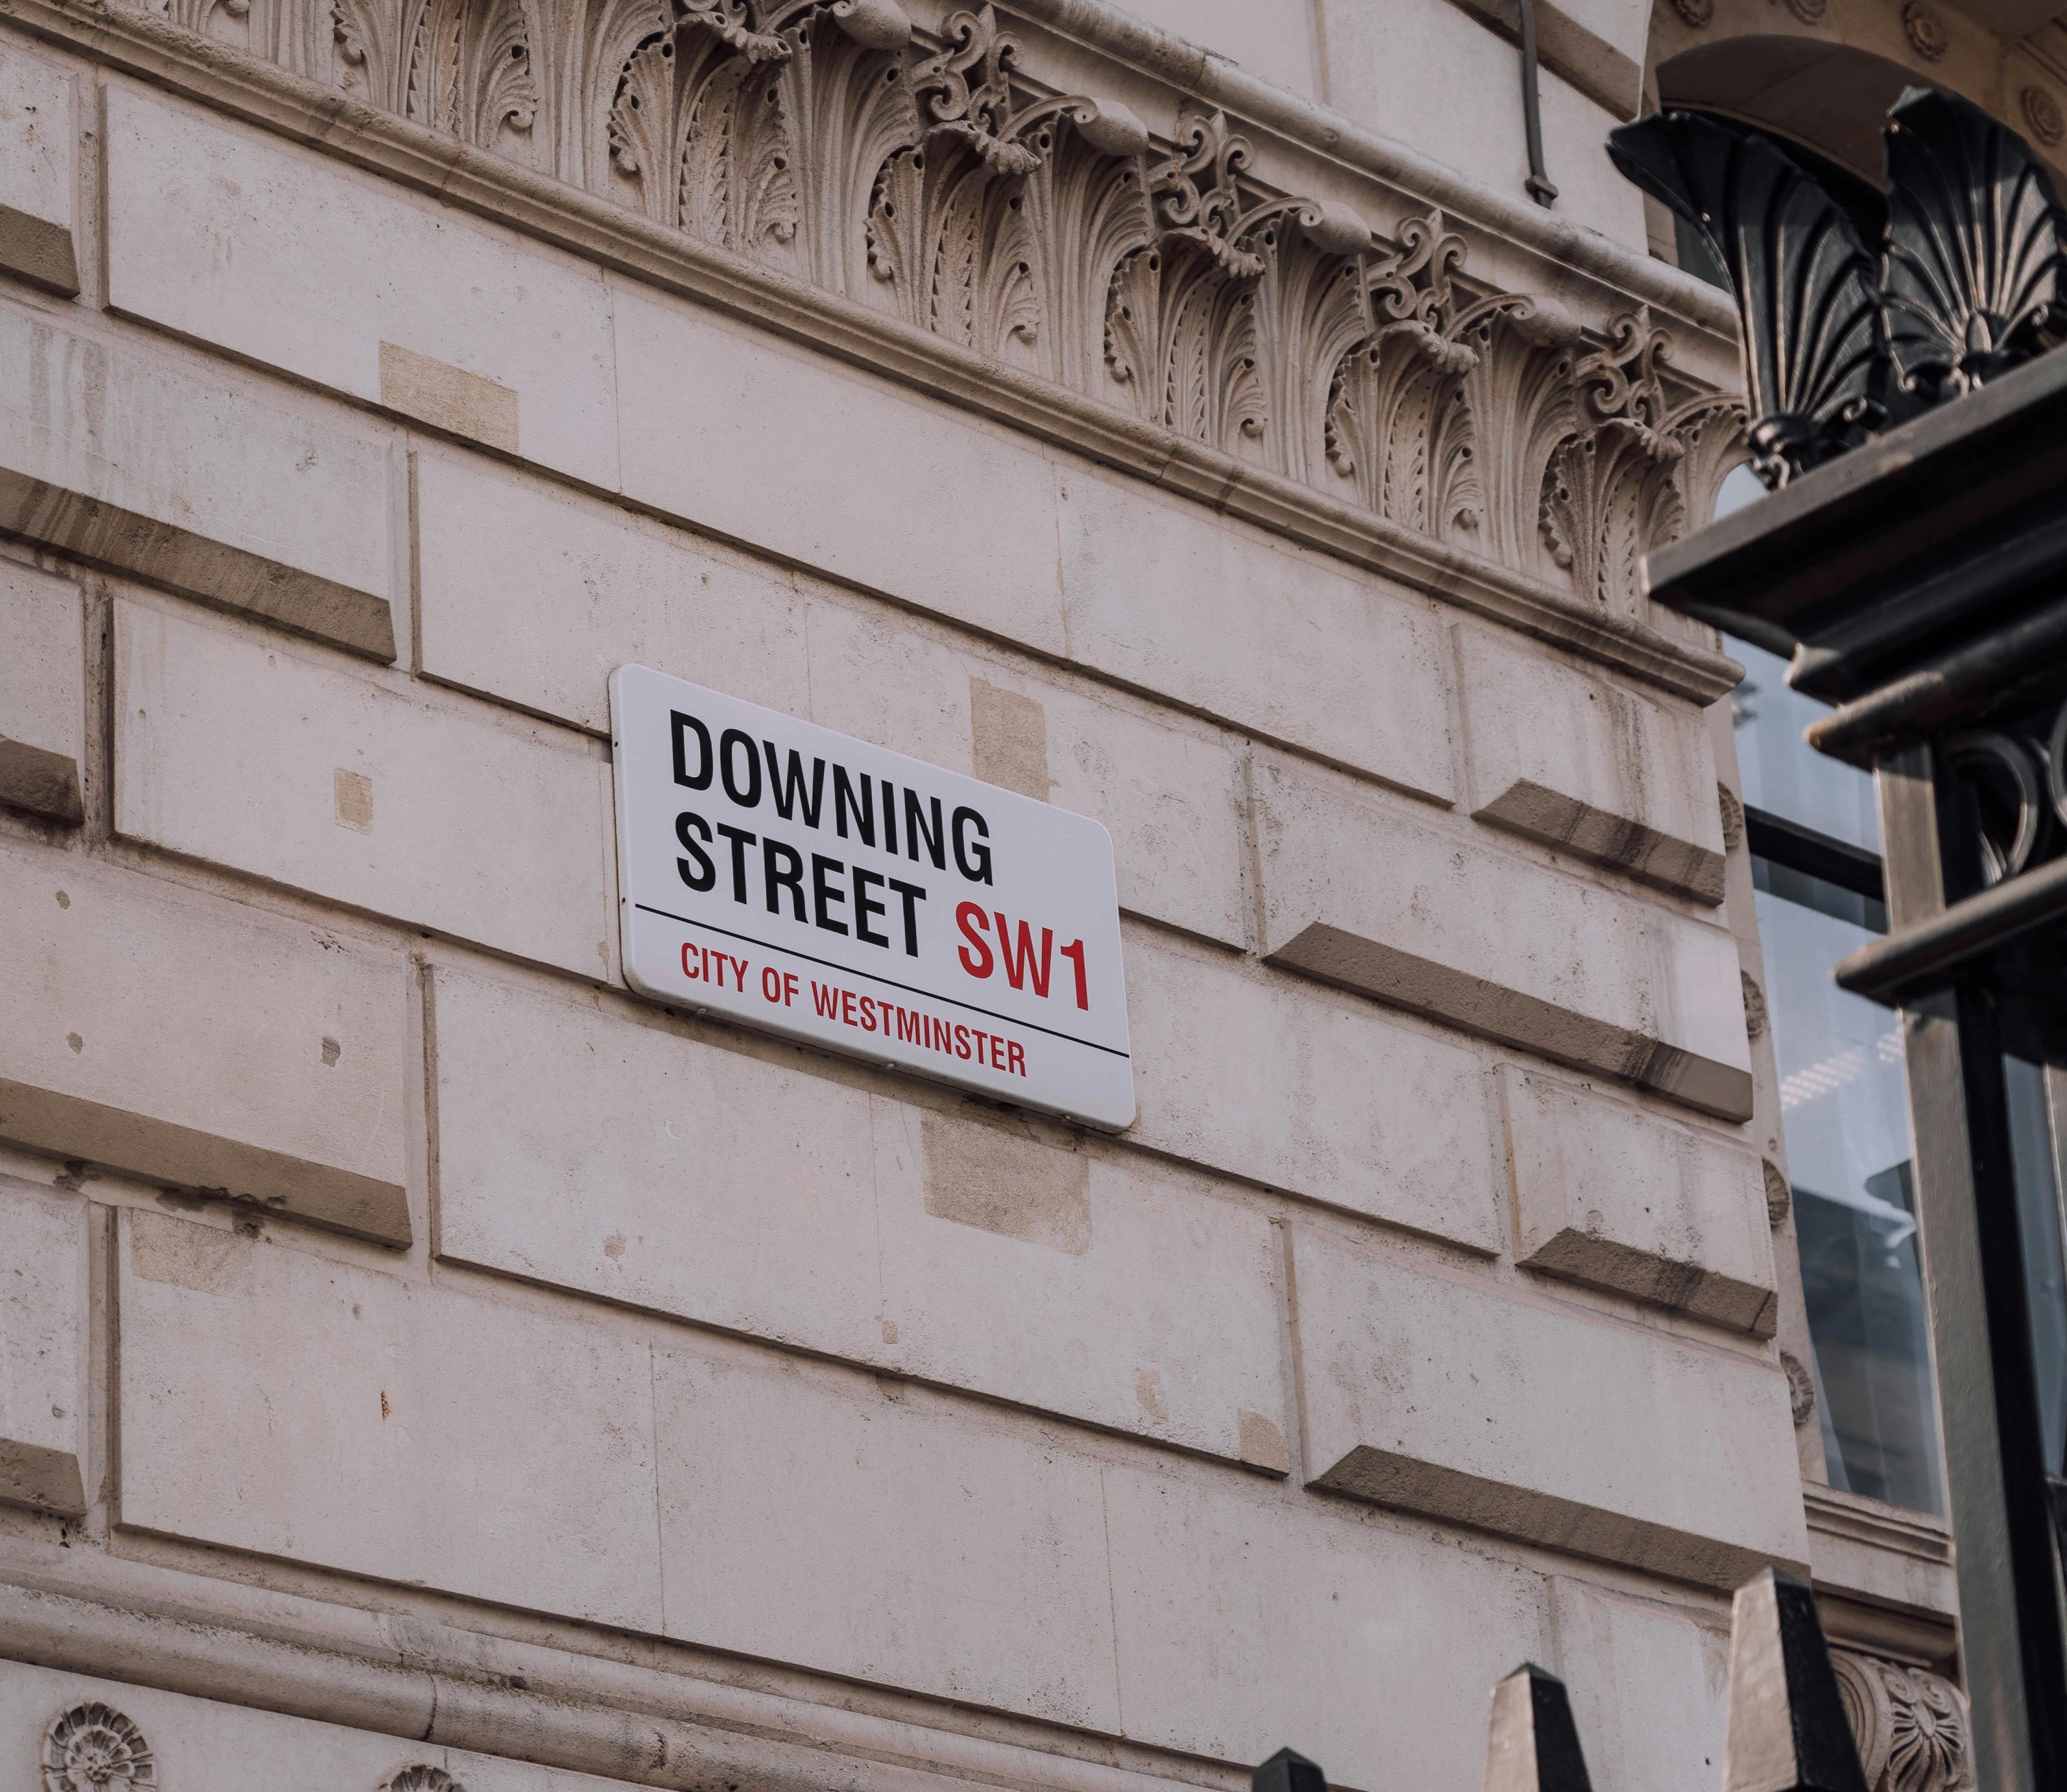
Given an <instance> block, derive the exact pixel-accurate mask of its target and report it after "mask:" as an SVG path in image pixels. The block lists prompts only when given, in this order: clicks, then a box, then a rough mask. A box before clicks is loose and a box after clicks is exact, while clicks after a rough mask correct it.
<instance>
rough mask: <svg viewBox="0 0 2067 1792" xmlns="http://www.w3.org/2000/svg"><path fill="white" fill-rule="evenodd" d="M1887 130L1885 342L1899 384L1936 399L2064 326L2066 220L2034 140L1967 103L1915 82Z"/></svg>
mask: <svg viewBox="0 0 2067 1792" xmlns="http://www.w3.org/2000/svg"><path fill="white" fill-rule="evenodd" d="M1886 138H1887V172H1888V179H1889V180H1890V183H1891V187H1890V193H1889V195H1888V208H1887V251H1886V262H1885V264H1884V268H1883V272H1882V278H1881V285H1882V290H1883V291H1884V293H1885V294H1886V306H1887V326H1888V337H1889V346H1890V350H1891V351H1892V352H1893V354H1894V360H1895V364H1896V367H1898V369H1899V371H1900V379H1901V384H1902V387H1903V391H1904V392H1905V393H1907V394H1911V395H1914V397H1915V399H1917V400H1918V401H1920V402H1921V403H1925V404H1935V403H1939V402H1940V401H1942V400H1943V399H1948V398H1956V397H1958V396H1959V395H1961V394H1962V393H1964V392H1968V391H1972V390H1973V388H1974V387H1977V386H1980V385H1984V384H1985V383H1987V382H1988V380H1990V379H1994V378H1996V376H1997V375H2000V374H2003V373H2006V372H2008V371H2009V369H2010V368H2012V367H2016V366H2018V365H2019V364H2020V363H2023V362H2024V361H2028V360H2029V359H2031V357H2032V355H2037V354H2039V353H2041V352H2042V351H2044V350H2045V349H2046V348H2047V347H2050V346H2052V344H2053V342H2055V341H2057V339H2058V338H2059V336H2060V335H2061V334H2062V332H2063V330H2067V263H2064V262H2063V238H2067V229H2063V225H2064V224H2067V220H2063V218H2062V217H2061V210H2060V205H2059V202H2058V201H2057V198H2056V197H2055V196H2054V194H2053V183H2052V182H2051V181H2050V180H2049V179H2047V177H2046V176H2045V171H2044V170H2043V169H2042V168H2041V167H2040V165H2039V162H2038V159H2037V156H2034V155H2032V152H2031V149H2030V147H2029V146H2028V144H2025V142H2024V140H2023V139H2022V138H2021V137H2020V136H2017V135H2016V133H2015V132H2012V131H2008V130H2005V129H2004V128H2003V127H2002V126H2001V125H2000V124H1997V123H1996V121H1995V120H1993V119H1992V118H1990V117H1989V116H1988V114H1987V113H1985V112H1984V111H1981V110H1980V107H1976V106H1972V105H1969V104H1968V103H1967V102H1966V101H1965V100H1963V99H1954V98H1952V97H1951V95H1947V94H1942V93H1937V92H1934V91H1931V90H1930V89H1928V88H1919V87H1912V88H1911V89H1910V90H1909V91H1908V92H1907V93H1905V94H1904V95H1903V96H1902V98H1901V99H1900V100H1898V102H1897V103H1896V104H1895V106H1894V109H1893V110H1892V111H1890V113H1889V114H1888V120H1887V125H1886Z"/></svg>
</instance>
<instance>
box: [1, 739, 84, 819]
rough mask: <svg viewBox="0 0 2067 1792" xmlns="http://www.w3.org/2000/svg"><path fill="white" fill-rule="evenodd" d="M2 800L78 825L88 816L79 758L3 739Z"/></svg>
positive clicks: (11, 806) (38, 813) (20, 807)
mask: <svg viewBox="0 0 2067 1792" xmlns="http://www.w3.org/2000/svg"><path fill="white" fill-rule="evenodd" d="M0 803H4V804H6V805H7V806H8V807H9V808H10V809H26V810H27V811H28V812H29V813H30V814H31V815H40V816H42V817H43V818H44V819H45V820H46V821H57V822H61V823H62V824H63V825H64V826H66V827H68V828H75V827H77V826H78V825H79V823H80V822H82V821H84V820H85V819H86V805H85V803H84V801H83V799H82V797H81V796H80V793H79V761H78V760H75V759H74V758H73V757H72V756H71V754H69V753H54V752H51V751H50V749H49V748H46V747H32V746H30V744H28V742H27V741H26V740H0Z"/></svg>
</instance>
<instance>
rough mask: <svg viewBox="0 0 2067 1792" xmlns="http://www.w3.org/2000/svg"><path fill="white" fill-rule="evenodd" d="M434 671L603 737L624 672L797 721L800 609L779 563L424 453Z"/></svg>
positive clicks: (422, 551)
mask: <svg viewBox="0 0 2067 1792" xmlns="http://www.w3.org/2000/svg"><path fill="white" fill-rule="evenodd" d="M416 531H417V534H416V553H417V567H418V586H419V591H418V599H417V601H418V603H419V606H420V609H421V611H422V616H421V621H420V627H421V630H422V640H423V663H424V671H426V672H427V673H428V674H429V675H431V676H432V678H436V679H443V680H445V682H446V683H451V684H457V685H459V686H461V687H464V688H465V689H467V690H469V691H481V692H482V693H484V694H485V695H489V696H493V697H499V698H501V699H503V700H504V701H505V702H506V703H516V704H518V705H520V706H521V707H523V708H526V709H529V710H533V711H535V712H537V713H538V714H539V715H542V716H552V717H554V718H555V719H557V720H560V721H563V722H571V723H572V724H575V726H576V727H577V728H591V729H593V730H595V732H597V733H599V734H607V733H608V732H610V691H609V680H610V675H611V673H612V672H614V671H616V670H617V668H618V667H620V666H623V665H639V666H651V667H653V668H654V669H655V670H656V671H662V672H668V673H672V674H673V675H676V677H679V678H686V679H693V680H694V681H695V682H696V683H699V684H703V685H708V686H709V687H710V688H711V689H713V690H714V691H725V692H727V693H729V695H733V696H737V697H744V698H745V699H748V700H749V702H753V703H764V704H765V705H766V706H767V707H770V709H779V710H782V711H783V712H786V713H787V714H790V715H793V716H802V715H804V714H806V712H807V711H808V709H809V707H810V685H809V680H808V678H807V676H806V666H805V653H804V622H803V608H804V606H803V605H802V602H801V601H800V600H799V599H798V597H797V595H796V594H795V592H794V590H792V588H791V582H790V574H788V573H786V572H785V571H783V570H781V569H780V568H778V567H774V566H769V565H767V564H766V563H765V562H762V561H759V560H756V559H755V558H753V557H752V556H750V555H747V554H743V553H740V552H739V551H738V550H737V549H733V548H727V547H723V546H721V545H719V544H717V543H716V542H713V541H705V540H704V539H703V538H701V537H698V536H695V535H692V534H690V533H688V532H687V531H686V530H684V529H672V528H670V527H668V525H666V524H664V523H657V522H655V521H652V519H651V518H649V517H637V516H634V515H633V514H632V513H631V512H629V511H627V510H623V509H619V508H618V507H617V506H616V505H611V504H606V503H604V502H603V501H600V500H598V499H595V498H589V497H579V496H577V495H576V494H575V493H571V492H569V491H567V490H566V489H564V488H562V487H558V486H555V485H552V484H548V483H546V481H545V480H540V479H535V478H532V477H530V476H527V475H526V474H524V473H522V472H519V471H518V469H516V468H512V467H508V466H504V465H501V464H497V462H495V461H493V460H488V459H486V458H485V457H483V456H477V455H470V454H460V453H454V452H449V451H446V450H441V449H437V448H424V449H422V450H421V451H420V452H418V454H417V455H416Z"/></svg>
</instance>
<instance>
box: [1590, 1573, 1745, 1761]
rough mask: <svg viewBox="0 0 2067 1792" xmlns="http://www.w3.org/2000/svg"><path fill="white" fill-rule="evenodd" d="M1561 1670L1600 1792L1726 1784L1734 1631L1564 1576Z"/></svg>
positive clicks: (1717, 1623) (1665, 1606)
mask: <svg viewBox="0 0 2067 1792" xmlns="http://www.w3.org/2000/svg"><path fill="white" fill-rule="evenodd" d="M1550 1609H1551V1614H1552V1617H1553V1620H1554V1622H1555V1624H1556V1626H1557V1660H1558V1664H1559V1666H1558V1672H1559V1673H1560V1674H1561V1676H1563V1678H1564V1681H1565V1690H1566V1691H1567V1692H1568V1693H1570V1696H1571V1700H1572V1716H1573V1718H1574V1721H1576V1722H1577V1724H1578V1730H1579V1742H1580V1745H1581V1746H1582V1748H1583V1749H1585V1750H1586V1767H1587V1770H1588V1771H1589V1773H1590V1776H1591V1778H1592V1780H1593V1783H1594V1792H1655V1789H1656V1788H1658V1787H1659V1786H1718V1785H1720V1784H1721V1783H1722V1772H1723V1718H1724V1711H1725V1709H1726V1707H1727V1705H1728V1696H1729V1633H1728V1630H1727V1628H1724V1626H1723V1624H1722V1623H1721V1622H1720V1618H1721V1616H1722V1615H1721V1614H1718V1621H1715V1622H1711V1623H1708V1624H1704V1623H1702V1622H1700V1621H1699V1620H1697V1619H1696V1618H1695V1616H1694V1615H1693V1614H1691V1613H1690V1612H1686V1611H1684V1610H1681V1609H1678V1608H1674V1607H1672V1606H1669V1605H1664V1604H1660V1603H1654V1602H1652V1601H1651V1600H1647V1599H1630V1598H1627V1597H1626V1596H1624V1595H1622V1594H1619V1593H1614V1592H1610V1591H1608V1590H1607V1589H1606V1588H1605V1587H1595V1586H1592V1585H1590V1584H1589V1583H1586V1582H1585V1581H1583V1580H1578V1579H1573V1578H1572V1577H1570V1576H1569V1575H1553V1577H1552V1579H1551V1582H1550Z"/></svg>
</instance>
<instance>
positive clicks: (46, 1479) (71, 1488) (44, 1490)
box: [0, 1437, 86, 1518]
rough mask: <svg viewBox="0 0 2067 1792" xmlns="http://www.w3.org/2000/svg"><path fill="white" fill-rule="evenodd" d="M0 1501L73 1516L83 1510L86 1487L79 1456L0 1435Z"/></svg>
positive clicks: (69, 1516) (63, 1515)
mask: <svg viewBox="0 0 2067 1792" xmlns="http://www.w3.org/2000/svg"><path fill="white" fill-rule="evenodd" d="M0 1501H5V1502H7V1503H8V1504H10V1505H13V1506H29V1507H30V1508H32V1509H33V1510H36V1511H39V1512H55V1514H58V1516H59V1517H60V1518H79V1517H80V1516H82V1515H83V1514H84V1512H85V1510H86V1487H85V1483H84V1482H83V1481H82V1480H81V1479H80V1477H79V1458H77V1457H76V1456H75V1455H73V1454H72V1453H71V1451H70V1450H68V1449H52V1448H51V1446H50V1445H47V1444H30V1443H24V1442H23V1441H22V1440H21V1439H20V1438H18V1437H0Z"/></svg>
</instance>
